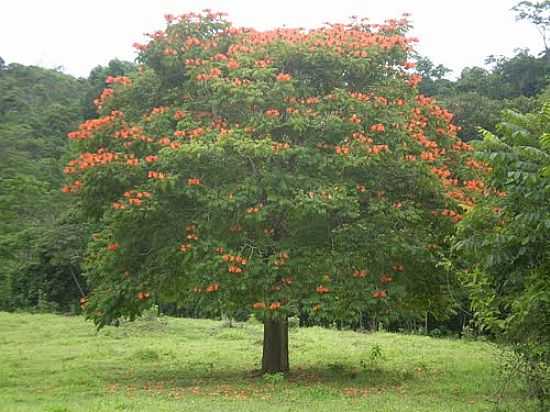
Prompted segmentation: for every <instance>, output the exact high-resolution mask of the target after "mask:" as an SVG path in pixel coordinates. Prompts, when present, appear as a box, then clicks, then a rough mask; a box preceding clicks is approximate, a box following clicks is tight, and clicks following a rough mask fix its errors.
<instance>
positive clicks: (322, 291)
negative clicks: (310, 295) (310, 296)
mask: <svg viewBox="0 0 550 412" xmlns="http://www.w3.org/2000/svg"><path fill="white" fill-rule="evenodd" d="M315 291H316V292H317V293H318V294H319V295H324V294H325V293H328V292H330V289H329V288H327V287H325V286H323V285H319V286H317V288H316V289H315Z"/></svg>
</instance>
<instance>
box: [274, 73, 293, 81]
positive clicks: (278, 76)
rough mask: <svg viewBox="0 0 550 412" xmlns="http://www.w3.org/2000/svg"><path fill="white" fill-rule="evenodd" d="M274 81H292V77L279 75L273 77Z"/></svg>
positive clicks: (284, 74) (285, 74)
mask: <svg viewBox="0 0 550 412" xmlns="http://www.w3.org/2000/svg"><path fill="white" fill-rule="evenodd" d="M275 79H276V80H277V81H278V82H289V81H290V80H292V76H291V75H290V74H287V73H279V74H278V75H277V77H275Z"/></svg>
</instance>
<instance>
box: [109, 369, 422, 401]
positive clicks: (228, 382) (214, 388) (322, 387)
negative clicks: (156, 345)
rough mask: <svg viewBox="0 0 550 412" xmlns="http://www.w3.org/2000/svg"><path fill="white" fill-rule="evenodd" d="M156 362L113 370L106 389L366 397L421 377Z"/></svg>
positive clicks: (391, 372)
mask: <svg viewBox="0 0 550 412" xmlns="http://www.w3.org/2000/svg"><path fill="white" fill-rule="evenodd" d="M152 366H153V365H151V366H143V367H138V368H136V369H131V370H129V371H126V372H123V371H119V373H110V374H109V375H108V376H105V378H104V381H105V383H106V388H107V390H108V391H111V392H119V391H126V392H136V391H137V392H147V393H151V394H155V395H165V396H169V397H176V398H181V397H185V396H190V395H209V396H216V395H218V396H223V397H227V398H234V399H245V398H250V397H254V398H262V399H263V398H266V397H267V398H270V397H271V396H274V395H275V394H277V393H282V392H287V391H300V392H303V391H305V392H307V393H308V394H309V392H312V396H314V397H321V398H326V399H339V398H341V397H342V396H352V397H357V396H364V395H365V394H366V393H367V392H368V393H370V394H372V393H380V392H386V391H390V392H400V391H401V388H402V386H403V385H404V384H405V383H408V382H411V381H414V380H415V379H421V376H419V374H418V372H416V373H415V372H408V371H402V370H393V369H384V368H374V369H365V368H357V367H355V368H354V367H351V366H348V365H343V364H329V365H321V366H318V367H317V366H316V367H311V366H295V367H294V368H292V369H291V371H290V372H289V373H288V374H287V375H286V377H284V378H283V377H281V379H273V378H272V377H270V376H267V377H266V376H264V375H262V374H261V372H260V371H259V370H245V369H236V368H224V367H223V365H220V366H219V367H216V365H213V364H211V363H208V362H195V363H189V364H188V365H187V366H186V367H183V366H182V367H176V368H169V369H168V368H165V369H163V368H162V365H154V367H152ZM308 396H309V395H308Z"/></svg>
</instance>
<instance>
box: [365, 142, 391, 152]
mask: <svg viewBox="0 0 550 412" xmlns="http://www.w3.org/2000/svg"><path fill="white" fill-rule="evenodd" d="M389 151H390V148H389V146H388V145H387V144H375V145H374V146H372V147H370V148H369V153H371V154H379V153H382V152H389Z"/></svg>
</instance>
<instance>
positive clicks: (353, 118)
mask: <svg viewBox="0 0 550 412" xmlns="http://www.w3.org/2000/svg"><path fill="white" fill-rule="evenodd" d="M349 121H350V122H352V123H353V124H360V123H361V122H362V121H363V120H362V119H361V118H360V117H359V116H357V115H356V114H352V115H351V117H350V118H349Z"/></svg>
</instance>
